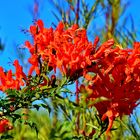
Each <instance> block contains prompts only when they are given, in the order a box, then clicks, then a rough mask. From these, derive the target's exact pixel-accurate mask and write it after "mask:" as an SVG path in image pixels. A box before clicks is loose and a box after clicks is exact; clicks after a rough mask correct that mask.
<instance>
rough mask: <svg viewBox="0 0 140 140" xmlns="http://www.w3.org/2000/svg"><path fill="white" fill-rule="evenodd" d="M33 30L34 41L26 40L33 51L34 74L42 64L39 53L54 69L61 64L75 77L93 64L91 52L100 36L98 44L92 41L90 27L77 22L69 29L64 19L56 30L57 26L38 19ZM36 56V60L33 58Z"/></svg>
mask: <svg viewBox="0 0 140 140" xmlns="http://www.w3.org/2000/svg"><path fill="white" fill-rule="evenodd" d="M30 32H31V34H32V36H33V44H31V43H30V42H29V41H26V42H25V45H26V46H27V48H28V49H29V50H30V53H31V57H30V58H29V62H30V63H31V64H32V65H33V66H31V68H30V72H29V73H30V74H32V71H33V69H34V70H35V68H37V67H38V60H37V59H35V57H40V60H41V62H42V63H47V65H48V66H51V67H53V69H54V71H56V68H58V69H59V70H60V71H61V72H62V74H64V75H67V76H71V77H73V76H74V75H75V72H77V71H78V72H79V75H82V74H81V73H80V72H81V71H83V69H85V68H86V67H87V66H90V65H91V63H92V57H91V54H92V53H93V51H94V48H95V45H96V44H97V42H98V39H97V40H96V41H95V43H94V44H92V43H91V42H89V41H88V38H87V35H86V30H85V29H83V28H79V27H78V26H77V25H76V24H75V25H73V26H72V27H71V28H68V29H65V27H64V24H63V23H62V22H60V23H59V24H58V26H57V28H56V30H53V29H52V28H50V29H47V28H45V27H44V24H43V22H42V21H41V20H38V21H37V22H36V25H33V26H31V27H30ZM33 58H34V60H36V61H34V62H31V60H33ZM35 62H36V64H35ZM37 71H38V70H36V73H37ZM37 74H38V73H37Z"/></svg>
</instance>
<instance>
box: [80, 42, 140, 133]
mask: <svg viewBox="0 0 140 140" xmlns="http://www.w3.org/2000/svg"><path fill="white" fill-rule="evenodd" d="M112 42H113V41H112ZM104 44H106V45H105V46H104ZM104 44H103V45H101V48H99V49H98V50H96V52H95V54H93V57H94V58H95V59H96V60H97V61H96V66H94V67H93V68H90V69H89V70H88V71H89V72H94V73H95V76H94V77H92V79H91V78H90V80H91V81H92V83H91V84H90V85H88V86H87V87H83V85H82V89H83V88H84V90H85V91H86V92H87V94H88V96H87V98H86V101H87V102H88V101H93V104H90V106H95V107H96V108H97V110H98V112H99V114H100V115H101V116H102V118H101V119H102V121H104V120H105V119H106V118H107V119H108V121H109V125H108V128H107V131H106V132H107V133H108V132H109V131H110V129H111V127H112V124H113V121H114V119H115V118H116V117H118V116H120V117H122V115H123V114H125V115H130V114H131V113H132V111H133V109H134V108H135V107H136V106H137V105H138V104H137V101H138V100H139V99H140V86H139V85H140V76H139V75H140V69H139V67H140V55H139V54H140V43H138V42H136V43H134V48H133V49H121V48H119V47H115V48H113V47H112V46H113V43H110V41H109V42H108V41H107V42H106V43H104ZM88 91H90V92H88ZM100 97H105V98H106V99H108V100H104V101H101V102H97V103H95V102H94V101H95V100H96V99H97V98H100Z"/></svg>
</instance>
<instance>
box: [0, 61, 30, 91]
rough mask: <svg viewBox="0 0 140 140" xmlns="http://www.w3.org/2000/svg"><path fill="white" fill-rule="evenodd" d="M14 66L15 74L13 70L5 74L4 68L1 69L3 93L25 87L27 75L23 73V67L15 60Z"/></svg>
mask: <svg viewBox="0 0 140 140" xmlns="http://www.w3.org/2000/svg"><path fill="white" fill-rule="evenodd" d="M13 65H14V66H15V68H16V72H15V74H13V73H12V70H9V71H8V72H4V70H3V68H2V67H0V90H1V91H6V90H7V89H20V86H24V81H23V80H27V78H26V75H25V73H24V72H23V70H22V67H21V66H20V65H19V62H18V60H15V61H14V64H13ZM14 75H15V77H14Z"/></svg>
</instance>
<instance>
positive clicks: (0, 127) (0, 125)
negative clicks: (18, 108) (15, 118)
mask: <svg viewBox="0 0 140 140" xmlns="http://www.w3.org/2000/svg"><path fill="white" fill-rule="evenodd" d="M11 129H13V127H12V125H11V124H10V122H9V120H7V119H1V120H0V133H4V132H7V131H8V130H11Z"/></svg>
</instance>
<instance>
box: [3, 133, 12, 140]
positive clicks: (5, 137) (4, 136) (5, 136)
mask: <svg viewBox="0 0 140 140" xmlns="http://www.w3.org/2000/svg"><path fill="white" fill-rule="evenodd" d="M13 138H14V137H12V136H11V135H8V134H7V135H2V136H1V137H0V139H1V140H2V139H3V140H4V139H8V140H9V139H13Z"/></svg>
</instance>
